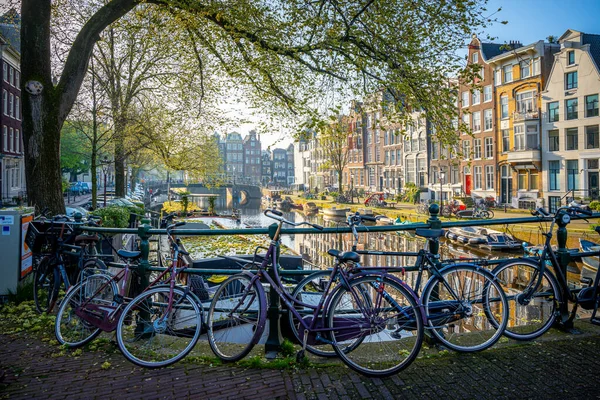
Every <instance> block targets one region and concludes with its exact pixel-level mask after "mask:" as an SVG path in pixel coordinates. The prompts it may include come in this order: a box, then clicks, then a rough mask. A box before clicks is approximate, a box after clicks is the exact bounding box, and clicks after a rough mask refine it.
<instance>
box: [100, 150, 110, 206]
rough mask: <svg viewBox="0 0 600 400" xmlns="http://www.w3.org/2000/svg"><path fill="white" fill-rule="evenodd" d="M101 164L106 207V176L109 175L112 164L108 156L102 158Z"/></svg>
mask: <svg viewBox="0 0 600 400" xmlns="http://www.w3.org/2000/svg"><path fill="white" fill-rule="evenodd" d="M100 164H101V165H102V172H103V173H104V207H106V176H107V175H108V167H109V166H110V161H108V157H106V156H104V159H102V161H101V162H100Z"/></svg>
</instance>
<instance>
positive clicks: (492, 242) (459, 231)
mask: <svg viewBox="0 0 600 400" xmlns="http://www.w3.org/2000/svg"><path fill="white" fill-rule="evenodd" d="M446 237H447V238H448V239H450V240H453V241H455V242H457V243H461V244H465V245H469V246H474V247H480V248H483V249H488V250H515V249H520V248H521V244H520V243H519V242H518V241H517V240H515V238H513V237H512V236H511V235H509V234H507V233H504V232H500V231H495V230H493V229H487V228H482V227H480V226H465V227H457V228H449V229H448V230H447V231H446Z"/></svg>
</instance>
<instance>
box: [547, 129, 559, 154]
mask: <svg viewBox="0 0 600 400" xmlns="http://www.w3.org/2000/svg"><path fill="white" fill-rule="evenodd" d="M558 143H559V142H558V129H554V130H551V131H548V151H559V150H560V148H559V144H558Z"/></svg>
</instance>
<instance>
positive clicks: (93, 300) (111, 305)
mask: <svg viewBox="0 0 600 400" xmlns="http://www.w3.org/2000/svg"><path fill="white" fill-rule="evenodd" d="M116 294H117V287H116V285H115V283H114V282H112V279H111V278H110V277H108V276H106V275H92V276H89V277H88V278H87V279H86V280H85V281H83V282H81V283H79V284H78V285H76V286H74V287H73V288H72V289H71V290H70V291H69V293H67V295H66V296H65V298H64V299H63V300H62V302H61V304H60V308H59V309H58V313H57V314H56V322H55V324H54V333H55V334H56V340H58V342H59V343H60V344H65V345H67V346H69V347H80V346H83V345H84V344H86V343H88V342H89V341H91V340H92V339H94V338H95V337H96V336H98V335H99V334H100V332H101V330H100V328H96V326H94V325H93V324H91V323H90V322H89V321H88V320H86V318H87V317H83V318H82V317H81V316H80V315H82V314H87V315H89V318H91V319H93V320H99V322H101V321H102V319H103V318H107V310H108V312H110V311H112V310H114V309H115V307H116V306H117V304H116V303H115V301H114V299H115V295H116ZM78 314H79V315H78Z"/></svg>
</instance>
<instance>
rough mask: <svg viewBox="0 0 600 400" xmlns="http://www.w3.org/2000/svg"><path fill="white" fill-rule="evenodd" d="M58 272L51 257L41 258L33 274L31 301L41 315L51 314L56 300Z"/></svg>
mask: <svg viewBox="0 0 600 400" xmlns="http://www.w3.org/2000/svg"><path fill="white" fill-rule="evenodd" d="M60 282H61V278H60V272H59V271H58V268H56V262H55V259H54V258H53V257H45V258H43V259H42V260H41V261H40V263H39V265H38V267H37V268H36V270H35V273H34V274H33V301H34V303H35V308H36V309H37V311H38V312H39V313H40V314H41V313H48V314H49V313H51V312H52V310H53V309H54V305H55V304H56V300H57V298H58V291H59V288H60Z"/></svg>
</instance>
